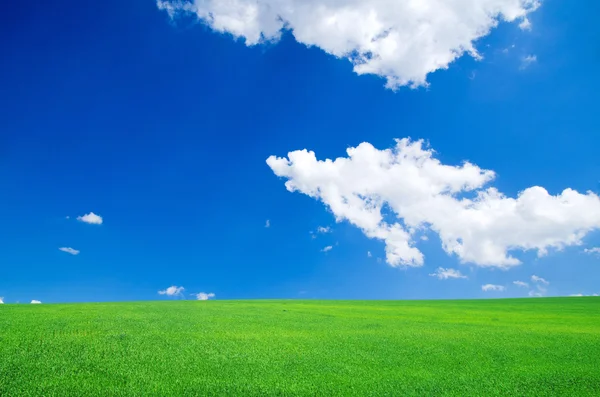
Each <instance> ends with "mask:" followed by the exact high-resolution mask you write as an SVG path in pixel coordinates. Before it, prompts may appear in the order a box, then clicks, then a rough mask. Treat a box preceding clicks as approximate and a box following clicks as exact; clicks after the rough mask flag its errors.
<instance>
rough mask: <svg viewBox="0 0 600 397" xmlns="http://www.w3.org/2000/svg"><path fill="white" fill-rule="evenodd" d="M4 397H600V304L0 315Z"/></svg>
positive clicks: (236, 305)
mask: <svg viewBox="0 0 600 397" xmlns="http://www.w3.org/2000/svg"><path fill="white" fill-rule="evenodd" d="M0 395H2V396H13V395H14V396H21V395H24V396H27V395H31V396H41V395H44V396H61V397H62V396H88V395H89V396H94V395H97V396H118V395H132V396H153V395H161V396H164V395H177V396H196V395H200V396H204V395H235V396H237V395H241V396H296V395H297V396H354V395H357V396H407V395H420V396H423V395H427V396H443V395H455V396H491V395H502V396H525V395H528V396H557V395H560V396H569V395H571V396H600V298H593V297H590V298H585V297H583V298H548V299H514V300H481V301H475V300H474V301H385V302H382V301H208V302H195V301H170V302H134V303H95V304H64V305H63V304H60V305H58V304H57V305H2V306H0Z"/></svg>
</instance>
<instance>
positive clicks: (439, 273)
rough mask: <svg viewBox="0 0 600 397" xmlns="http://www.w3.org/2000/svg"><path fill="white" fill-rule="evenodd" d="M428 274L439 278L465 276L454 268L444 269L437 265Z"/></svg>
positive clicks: (446, 278)
mask: <svg viewBox="0 0 600 397" xmlns="http://www.w3.org/2000/svg"><path fill="white" fill-rule="evenodd" d="M429 275H430V276H431V277H437V278H438V279H439V280H448V279H449V278H467V276H465V275H464V274H462V273H461V272H460V271H458V270H456V269H450V268H448V269H444V268H443V267H438V268H437V270H436V271H435V272H433V273H430V274H429ZM484 291H485V290H484Z"/></svg>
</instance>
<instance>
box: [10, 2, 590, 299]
mask: <svg viewBox="0 0 600 397" xmlns="http://www.w3.org/2000/svg"><path fill="white" fill-rule="evenodd" d="M598 11H600V9H599V7H598V6H597V5H596V3H594V2H583V3H582V2H579V3H573V2H566V1H558V0H548V1H545V2H544V4H543V6H542V7H541V8H540V9H539V10H537V11H536V12H535V13H533V14H532V15H531V18H530V19H531V20H532V22H533V24H534V29H533V30H532V31H531V32H523V31H521V30H520V29H519V28H518V27H517V26H516V25H515V24H501V25H500V27H499V28H498V29H495V30H494V31H493V32H492V33H491V34H490V35H489V36H487V37H485V38H484V39H482V40H480V41H479V42H478V43H477V47H478V48H479V49H480V51H481V52H482V53H483V55H484V56H485V58H484V59H483V60H482V61H480V62H477V61H475V60H473V59H472V58H469V57H463V58H461V59H460V60H459V61H457V62H455V63H453V64H451V66H450V68H449V69H448V70H440V71H437V72H435V73H433V74H432V75H430V76H429V79H428V80H429V82H430V84H431V85H430V87H429V88H428V89H424V88H420V89H416V90H411V89H408V88H402V89H400V90H399V91H397V92H393V91H391V90H388V89H385V88H384V81H383V80H382V79H381V78H378V77H375V76H358V75H356V74H355V73H354V72H353V71H352V66H351V64H350V63H349V62H347V61H345V60H340V59H336V58H334V57H332V56H330V55H327V54H325V53H324V52H322V51H321V50H319V49H318V48H306V47H305V46H303V45H301V44H298V43H296V42H295V41H294V39H293V38H292V37H291V36H290V35H289V34H287V35H284V37H283V39H282V40H281V41H280V42H279V43H277V44H271V45H262V46H256V47H251V48H249V47H246V46H245V45H244V44H243V43H242V42H241V41H239V40H238V41H235V40H232V38H231V37H230V36H228V35H222V34H218V33H214V32H212V31H211V30H210V29H208V28H206V27H205V26H203V25H201V24H198V23H192V22H191V21H188V20H182V21H180V22H178V23H173V22H172V21H171V20H170V19H169V18H168V16H167V15H166V13H164V12H161V11H160V10H158V9H157V7H156V4H155V2H154V1H151V0H131V1H116V0H106V1H101V2H93V3H89V2H81V1H61V2H57V3H54V4H50V3H48V2H42V1H31V2H9V3H7V4H6V5H4V7H3V12H2V15H1V16H0V19H1V21H0V30H1V34H0V51H1V60H2V61H1V62H0V186H1V188H0V296H2V297H4V300H5V302H16V301H20V302H29V301H30V300H31V299H39V300H41V301H42V302H44V303H46V302H69V301H104V300H142V299H159V298H161V299H162V298H163V297H162V296H159V295H157V291H158V290H159V289H164V288H166V287H168V286H171V285H178V286H179V285H182V286H184V287H185V288H186V292H190V293H191V292H200V291H205V292H214V293H215V294H216V295H217V298H218V299H238V298H244V299H245V298H336V299H337V298H340V299H341V298H349V299H413V298H476V297H490V296H494V297H500V296H505V297H508V296H523V295H526V294H527V291H526V290H519V289H516V288H508V289H507V291H505V292H504V293H502V294H496V295H494V294H490V293H485V292H483V291H481V285H482V284H487V283H492V284H502V285H507V286H508V285H509V284H510V283H512V281H513V280H527V279H529V277H530V276H531V275H532V274H536V275H538V276H541V277H544V278H545V279H547V280H549V281H550V282H551V284H550V286H549V287H548V294H549V295H568V294H573V293H580V292H581V293H586V294H592V293H598V292H600V282H599V280H600V258H599V257H597V256H594V255H586V254H583V253H582V249H583V248H584V247H571V248H567V249H565V250H564V251H563V252H558V253H551V254H550V255H549V256H547V257H544V258H540V259H537V258H536V257H535V255H534V254H533V253H525V254H522V255H520V257H521V258H523V260H524V263H523V264H522V265H521V266H519V267H516V268H513V269H510V270H508V271H501V270H489V269H481V268H474V269H473V270H470V268H469V266H465V265H460V264H459V263H458V260H457V259H456V258H455V257H451V256H448V255H447V254H446V253H445V252H443V251H442V249H441V248H440V244H439V242H437V238H435V237H432V238H431V239H430V241H429V242H428V243H426V244H423V245H421V246H420V247H421V249H422V251H423V252H424V253H425V255H426V258H427V259H426V263H425V266H423V267H422V268H411V269H407V270H402V269H397V268H392V267H390V266H389V265H387V264H386V263H385V262H384V261H381V262H378V261H377V258H378V257H381V258H383V256H384V254H383V250H384V245H383V243H382V242H379V241H375V240H369V239H367V238H366V237H365V236H363V234H362V233H361V232H360V230H358V229H357V228H355V227H353V226H351V225H349V224H348V223H346V222H343V223H339V224H336V223H335V220H334V217H333V215H332V214H331V213H330V212H328V211H327V210H326V208H325V207H324V206H323V205H322V204H321V203H319V202H317V201H316V200H313V199H311V198H309V197H307V196H305V195H302V194H298V193H296V194H292V193H289V192H287V191H286V190H285V188H284V185H283V181H282V180H280V179H278V178H277V177H276V176H275V175H274V174H273V172H272V171H271V170H270V169H269V167H268V166H267V165H266V163H265V160H266V158H267V157H268V156H269V155H278V156H285V155H286V154H287V153H288V152H289V151H292V150H296V149H303V148H307V149H310V150H314V151H315V152H316V153H317V154H318V156H319V157H320V158H325V157H327V158H334V157H338V156H344V155H345V150H346V148H347V147H350V146H356V145H358V144H359V143H361V142H363V141H368V142H370V143H372V144H373V145H375V146H376V147H379V148H386V147H390V146H392V145H393V143H394V142H393V139H394V138H402V137H406V136H410V137H412V138H415V139H417V138H423V139H426V140H428V141H429V143H430V144H431V146H432V147H433V148H434V149H435V150H436V151H437V152H438V157H439V158H440V160H442V161H443V162H444V163H449V164H459V163H460V162H462V161H463V160H469V161H471V162H473V163H475V164H477V165H479V166H481V167H483V168H488V169H493V170H494V171H495V172H497V174H498V178H497V180H496V181H495V182H494V186H496V187H498V188H499V189H500V190H501V191H503V192H504V193H506V194H507V195H516V194H517V193H518V192H519V191H521V190H523V189H525V188H527V187H529V186H533V185H541V186H544V187H545V188H546V189H548V191H549V192H550V193H552V194H558V193H560V192H561V191H562V190H563V189H564V188H566V187H571V188H573V189H576V190H578V191H580V192H585V191H587V190H594V191H597V190H598V187H599V186H598V180H599V179H600V161H599V150H600V119H599V118H598V104H599V103H600V99H599V98H598V92H599V90H600V77H599V74H598V70H600V27H598V24H597V15H598ZM512 44H515V47H514V48H511V51H509V53H508V54H505V53H503V52H502V49H504V48H507V47H510V46H511V45H512ZM488 45H489V46H488ZM529 54H535V55H536V56H537V62H535V63H533V64H532V65H530V66H529V67H528V68H526V69H524V70H522V69H520V63H521V59H522V57H524V56H526V55H529ZM473 76H474V78H470V77H473ZM90 211H93V212H94V213H96V214H100V215H101V216H102V217H103V218H104V223H103V224H102V225H88V224H85V223H82V222H78V221H76V220H75V218H76V217H77V216H80V215H83V214H86V213H88V212H90ZM66 216H70V219H66ZM267 219H269V220H270V223H271V227H270V228H265V227H264V226H265V221H266V220H267ZM318 226H331V227H332V229H333V232H332V233H330V234H325V235H319V236H318V237H317V238H316V239H312V238H311V235H310V234H309V232H310V231H312V230H315V229H316V228H317V227H318ZM584 241H585V247H593V246H598V245H600V233H598V232H593V233H591V234H589V235H588V236H587V237H586V238H585V240H584ZM336 244H337V245H336ZM327 245H333V246H334V249H332V250H331V251H330V252H328V253H323V252H320V250H321V249H322V248H323V247H324V246H327ZM59 247H73V248H76V249H77V250H80V251H81V253H80V254H79V255H76V256H73V255H69V254H67V253H64V252H61V251H59V250H58V248H59ZM368 250H370V251H371V252H372V253H373V257H371V258H368V257H367V255H366V252H367V251H368ZM439 266H442V267H451V268H457V269H461V271H463V273H465V274H468V275H469V279H468V280H462V279H461V280H445V281H440V280H437V279H435V278H433V277H429V276H428V274H429V273H431V272H432V271H433V270H435V269H436V268H437V267H439Z"/></svg>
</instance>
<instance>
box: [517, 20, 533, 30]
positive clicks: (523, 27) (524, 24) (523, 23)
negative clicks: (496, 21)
mask: <svg viewBox="0 0 600 397" xmlns="http://www.w3.org/2000/svg"><path fill="white" fill-rule="evenodd" d="M519 28H521V30H531V21H530V20H529V18H527V17H525V18H523V20H522V21H521V23H520V24H519Z"/></svg>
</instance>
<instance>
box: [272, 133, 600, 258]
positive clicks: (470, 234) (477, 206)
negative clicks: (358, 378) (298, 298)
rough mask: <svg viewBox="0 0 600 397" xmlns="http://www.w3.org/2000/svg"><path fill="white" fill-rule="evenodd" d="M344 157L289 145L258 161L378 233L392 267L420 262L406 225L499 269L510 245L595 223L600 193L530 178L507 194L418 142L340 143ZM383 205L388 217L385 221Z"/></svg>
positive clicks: (548, 241)
mask: <svg viewBox="0 0 600 397" xmlns="http://www.w3.org/2000/svg"><path fill="white" fill-rule="evenodd" d="M347 153H348V157H342V158H337V159H335V160H329V159H327V160H324V161H323V160H317V158H316V155H315V153H314V152H309V151H307V150H298V151H294V152H291V153H288V158H278V157H275V156H271V157H269V158H268V159H267V164H268V165H269V166H270V167H271V169H272V170H273V172H274V173H275V174H276V175H277V176H279V177H282V178H286V179H287V181H286V182H285V186H286V188H287V190H288V191H290V192H294V191H298V192H301V193H304V194H306V195H308V196H310V197H313V198H315V199H318V200H321V201H322V202H323V203H324V204H325V205H326V206H327V207H328V208H329V209H330V210H331V211H332V212H333V214H334V215H335V217H336V220H337V221H338V222H341V221H343V220H347V221H349V222H350V223H351V224H353V225H355V226H357V227H359V228H360V229H361V230H362V231H363V232H364V234H365V235H366V236H367V237H369V238H375V239H379V240H383V241H384V242H385V244H386V260H387V262H388V263H389V264H390V265H392V266H422V265H423V262H424V256H423V254H422V253H421V251H420V250H419V249H418V248H417V247H416V246H415V241H414V240H415V234H416V233H418V232H421V231H427V230H431V231H433V232H436V233H438V235H439V236H440V239H441V242H442V247H443V249H444V250H445V251H446V252H447V253H448V254H454V255H457V256H458V258H459V259H460V261H461V262H463V263H473V264H476V265H480V266H495V267H501V268H508V267H511V266H516V265H518V264H520V263H521V262H520V261H519V260H518V259H517V258H515V257H513V256H512V255H511V254H510V253H511V252H512V251H516V250H534V251H537V254H538V256H543V255H546V254H547V252H548V250H549V249H557V250H560V249H562V248H564V247H566V246H572V245H580V244H581V243H582V242H581V240H582V238H583V237H584V236H585V235H586V234H587V233H588V232H590V231H592V230H594V229H598V228H600V198H599V197H598V196H597V195H595V194H594V193H591V192H588V193H587V194H580V193H578V192H577V191H575V190H572V189H565V190H564V191H563V192H562V193H560V194H559V195H556V196H552V195H550V194H549V193H548V192H547V191H546V190H545V189H544V188H542V187H539V186H533V187H530V188H527V189H525V190H523V191H522V192H520V193H519V195H518V196H517V197H515V198H513V197H507V196H505V195H503V194H502V193H501V192H499V191H498V190H496V189H495V188H493V187H487V186H486V185H488V183H489V182H490V181H492V180H493V179H494V177H495V173H494V172H493V171H490V170H485V169H481V168H479V167H478V166H476V165H474V164H471V163H469V162H465V163H463V164H462V165H460V166H451V165H445V164H442V163H441V162H440V161H439V160H437V159H436V158H435V157H434V151H433V150H432V149H430V148H427V147H424V143H423V141H421V140H419V141H411V140H410V139H401V140H397V144H396V146H395V147H394V148H393V149H387V150H378V149H376V148H374V147H373V146H372V145H371V144H369V143H361V144H360V145H358V146H357V147H355V148H349V149H347ZM382 209H385V211H386V213H390V214H391V215H392V216H395V217H396V220H395V221H392V223H388V222H386V221H385V220H384V217H383V215H382Z"/></svg>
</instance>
